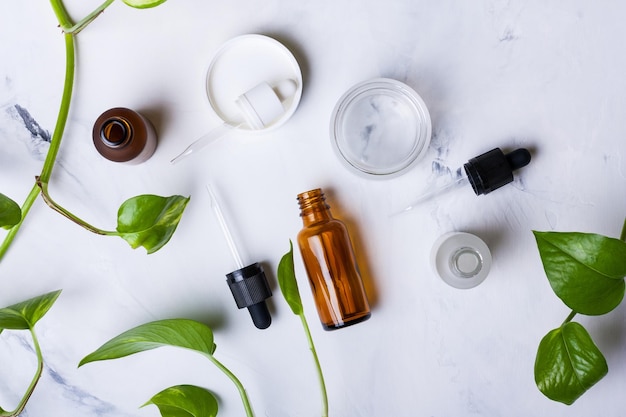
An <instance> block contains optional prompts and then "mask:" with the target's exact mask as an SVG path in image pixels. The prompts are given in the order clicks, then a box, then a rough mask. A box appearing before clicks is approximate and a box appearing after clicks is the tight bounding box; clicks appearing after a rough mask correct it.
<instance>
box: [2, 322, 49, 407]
mask: <svg viewBox="0 0 626 417" xmlns="http://www.w3.org/2000/svg"><path fill="white" fill-rule="evenodd" d="M30 334H31V336H32V338H33V345H34V347H35V353H36V354H37V370H36V371H35V376H34V377H33V380H32V381H31V383H30V385H29V386H28V389H27V390H26V393H25V394H24V396H23V397H22V399H21V400H20V402H19V404H18V405H17V407H16V408H15V410H13V411H5V412H0V416H1V417H17V416H19V415H20V414H21V413H22V411H24V408H25V407H26V403H27V402H28V400H29V399H30V397H31V395H33V391H35V387H36V386H37V383H38V382H39V379H40V378H41V374H42V372H43V355H42V354H41V348H40V347H39V341H38V340H37V335H36V334H35V330H34V329H32V328H31V329H30Z"/></svg>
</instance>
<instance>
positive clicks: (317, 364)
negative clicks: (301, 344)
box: [299, 313, 328, 417]
mask: <svg viewBox="0 0 626 417" xmlns="http://www.w3.org/2000/svg"><path fill="white" fill-rule="evenodd" d="M299 316H300V321H302V326H303V327H304V332H305V333H306V338H307V341H308V342H309V349H310V350H311V353H312V354H313V359H314V360H315V367H316V369H317V377H318V380H319V384H320V391H321V393H322V417H328V395H327V394H326V384H325V383H324V374H322V366H321V364H320V360H319V358H318V356H317V352H316V350H315V345H314V344H313V337H311V331H310V330H309V324H308V323H307V321H306V317H305V316H304V313H302V314H299Z"/></svg>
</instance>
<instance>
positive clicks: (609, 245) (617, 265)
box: [533, 232, 626, 315]
mask: <svg viewBox="0 0 626 417" xmlns="http://www.w3.org/2000/svg"><path fill="white" fill-rule="evenodd" d="M533 233H534V234H535V238H536V239H537V247H538V249H539V254H540V256H541V261H542V263H543V267H544V270H545V272H546V276H547V277H548V280H549V282H550V286H551V287H552V289H553V290H554V292H555V293H556V295H557V296H558V297H559V298H560V299H561V300H563V302H564V303H565V304H566V305H567V306H568V307H570V308H571V309H572V310H574V311H575V312H577V313H582V314H588V315H599V314H605V313H608V312H609V311H611V310H613V309H614V308H615V307H617V306H618V305H619V303H620V302H621V301H622V299H623V298H624V290H625V287H626V286H625V284H624V279H623V278H624V276H625V275H626V242H623V241H621V240H619V239H613V238H610V237H606V236H602V235H597V234H591V233H576V232H575V233H561V232H533Z"/></svg>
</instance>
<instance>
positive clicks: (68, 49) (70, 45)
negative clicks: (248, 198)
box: [0, 0, 115, 260]
mask: <svg viewBox="0 0 626 417" xmlns="http://www.w3.org/2000/svg"><path fill="white" fill-rule="evenodd" d="M113 1H115V0H106V1H105V2H104V3H102V4H101V5H100V6H99V7H98V8H97V9H95V10H94V11H93V12H92V13H90V14H89V15H87V17H85V18H84V19H82V20H81V21H80V22H78V23H77V24H74V23H73V21H72V19H71V18H70V16H69V14H68V13H67V10H66V9H65V6H64V5H63V2H62V0H50V4H51V6H52V9H53V10H54V13H55V15H56V17H57V20H58V22H59V26H60V27H61V28H62V29H63V32H64V34H63V38H64V41H65V79H64V83H63V93H62V96H61V105H60V107H59V112H58V115H57V121H56V124H55V126H54V131H53V134H52V138H51V139H50V148H49V149H48V153H47V155H46V159H45V161H44V164H43V168H42V170H41V174H40V175H39V180H40V181H41V182H43V183H48V182H49V180H50V176H51V175H52V169H53V168H54V164H55V162H56V158H57V154H58V153H59V149H60V147H61V140H62V139H63V133H64V131H65V125H66V124H67V119H68V115H69V111H70V102H71V100H72V92H73V89H74V71H75V64H76V52H75V48H76V46H75V38H74V36H75V35H76V34H77V33H78V32H80V31H81V30H82V29H84V28H85V27H86V26H87V25H88V24H89V23H91V22H92V21H93V20H94V19H95V18H96V17H98V16H99V15H100V14H101V13H102V12H103V11H104V9H106V8H107V7H108V6H109V5H111V3H113ZM40 190H41V189H40V187H39V186H38V185H37V184H35V185H34V186H33V188H31V190H30V192H29V193H28V196H26V200H25V201H24V203H23V204H22V207H21V209H22V219H21V220H20V222H19V223H18V224H16V225H15V226H13V227H12V228H11V229H10V230H9V232H8V233H7V235H6V236H5V238H4V240H3V241H2V244H0V260H2V258H4V255H5V254H6V252H7V251H8V249H9V247H10V246H11V244H12V243H13V241H14V240H15V236H16V235H17V233H18V231H19V230H20V228H21V227H22V224H23V223H24V219H25V218H26V216H27V215H28V213H29V212H30V209H31V208H32V206H33V204H34V203H35V200H37V197H38V196H39V193H40Z"/></svg>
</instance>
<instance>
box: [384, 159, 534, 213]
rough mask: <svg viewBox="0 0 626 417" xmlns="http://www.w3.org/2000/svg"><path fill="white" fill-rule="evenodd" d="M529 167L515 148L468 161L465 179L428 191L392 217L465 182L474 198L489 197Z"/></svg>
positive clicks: (465, 166) (458, 179)
mask: <svg viewBox="0 0 626 417" xmlns="http://www.w3.org/2000/svg"><path fill="white" fill-rule="evenodd" d="M529 163H530V152H529V151H528V149H525V148H519V149H516V150H514V151H512V152H509V153H507V154H505V153H504V152H502V150H501V149H500V148H495V149H492V150H490V151H489V152H485V153H484V154H481V155H478V156H476V157H474V158H471V159H470V160H469V161H467V163H465V164H463V170H464V171H465V175H462V176H461V177H459V178H457V179H456V180H455V181H452V182H450V183H448V184H445V185H444V186H442V187H439V188H436V189H433V190H430V191H428V192H427V193H424V194H422V195H421V196H419V197H418V198H417V199H416V200H414V201H413V202H412V203H411V204H410V205H409V206H407V207H406V208H404V209H403V210H401V211H400V212H398V213H396V214H400V213H403V212H406V211H409V210H412V209H413V208H414V207H415V206H416V205H417V204H419V203H422V202H424V201H426V200H429V199H431V198H433V197H435V196H438V195H441V194H443V193H445V192H448V191H450V190H452V189H455V188H457V187H458V186H460V185H464V184H465V183H466V182H469V183H470V185H471V186H472V189H473V190H474V193H476V195H482V194H489V193H490V192H492V191H494V190H497V189H498V188H500V187H502V186H504V185H506V184H508V183H510V182H513V172H514V171H517V170H518V169H520V168H523V167H525V166H526V165H528V164H529Z"/></svg>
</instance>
